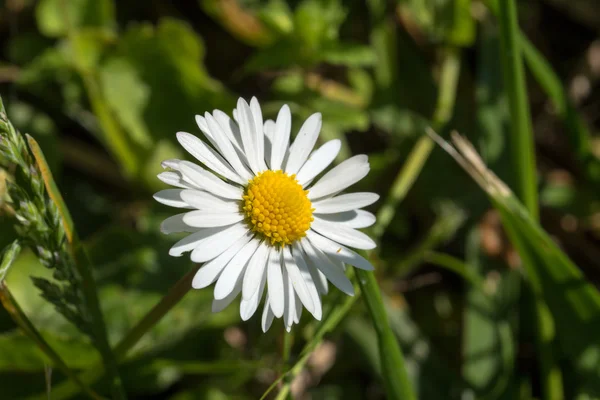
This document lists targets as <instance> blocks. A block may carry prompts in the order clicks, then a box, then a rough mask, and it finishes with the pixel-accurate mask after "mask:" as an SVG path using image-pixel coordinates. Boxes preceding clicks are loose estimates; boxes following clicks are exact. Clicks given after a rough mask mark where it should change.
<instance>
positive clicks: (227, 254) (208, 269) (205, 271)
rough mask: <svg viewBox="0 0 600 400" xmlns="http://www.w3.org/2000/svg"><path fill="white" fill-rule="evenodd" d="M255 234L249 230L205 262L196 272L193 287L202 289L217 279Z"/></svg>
mask: <svg viewBox="0 0 600 400" xmlns="http://www.w3.org/2000/svg"><path fill="white" fill-rule="evenodd" d="M253 236H254V235H253V234H252V233H251V232H248V233H247V234H246V235H244V236H242V237H241V238H239V239H238V240H237V241H236V242H235V243H234V244H232V245H231V247H229V248H228V249H227V250H225V251H224V252H222V253H221V254H220V255H219V256H218V257H216V258H214V259H212V260H211V261H209V262H207V263H206V264H204V265H203V266H202V268H200V269H199V270H198V272H196V275H195V276H194V280H193V281H192V287H193V288H194V289H202V288H205V287H207V286H208V285H210V284H211V283H213V282H214V281H215V280H217V278H218V277H219V275H220V274H221V271H223V269H224V268H225V266H226V265H227V264H228V263H229V261H230V260H231V259H232V258H233V257H234V256H235V255H236V254H237V253H238V252H239V251H240V250H241V249H242V247H244V245H245V244H246V243H248V242H249V241H250V239H252V237H253Z"/></svg>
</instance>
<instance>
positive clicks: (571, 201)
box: [0, 0, 600, 400]
mask: <svg viewBox="0 0 600 400" xmlns="http://www.w3.org/2000/svg"><path fill="white" fill-rule="evenodd" d="M147 3H148V4H146V2H138V1H134V0H119V1H113V0H40V1H38V2H34V1H31V0H25V1H17V2H15V1H12V2H7V3H6V7H5V8H6V10H5V11H6V12H5V13H0V17H2V16H4V17H6V18H0V28H2V29H0V39H1V41H2V44H3V46H2V48H1V49H0V57H1V62H0V80H1V81H2V82H3V85H2V87H0V92H1V94H2V98H3V100H4V101H5V102H6V104H5V105H6V110H4V106H2V109H1V110H0V250H2V258H1V262H0V300H1V302H2V305H3V306H2V307H0V393H2V395H0V397H2V398H7V399H8V398H10V399H21V398H29V399H47V398H49V397H51V398H53V399H55V400H56V399H70V398H80V397H82V396H86V397H89V398H104V397H102V396H105V397H109V398H119V397H121V398H122V397H125V396H128V397H130V398H146V397H152V398H172V399H175V400H186V399H196V398H202V399H204V398H206V399H209V400H210V399H214V400H219V399H256V398H261V397H262V398H276V399H284V398H290V396H291V397H294V398H296V397H297V398H304V397H312V398H315V399H321V398H323V399H324V398H327V399H342V398H343V399H381V398H390V399H396V398H406V399H408V398H419V399H425V400H429V399H431V400H434V399H462V398H477V399H489V400H491V399H512V398H523V399H532V398H540V399H541V400H554V399H561V398H564V399H572V398H573V399H575V398H581V399H583V398H597V397H600V385H599V384H598V382H600V369H599V368H598V365H600V358H599V357H600V356H599V355H600V342H599V339H598V337H597V334H596V333H597V332H598V330H599V328H600V326H599V322H598V321H600V293H599V292H598V290H597V287H598V282H599V278H598V273H597V271H598V268H599V267H600V263H599V262H598V260H600V250H599V246H598V240H599V238H600V228H599V227H600V225H599V223H598V211H599V204H600V203H599V200H598V191H597V190H596V189H597V188H598V182H599V180H598V179H599V178H598V177H599V176H600V175H599V171H600V168H599V167H598V166H599V165H600V164H599V162H598V148H597V147H598V138H597V137H596V136H597V135H596V133H597V131H598V118H597V117H598V116H597V112H596V109H595V108H594V105H595V104H596V103H597V97H598V90H597V89H598V88H597V86H598V85H597V75H598V73H597V65H596V64H597V60H596V58H594V55H596V56H597V54H596V52H595V50H597V49H596V47H597V46H596V47H595V45H594V43H595V42H597V40H598V37H597V31H594V28H595V27H596V26H598V25H599V24H600V20H598V19H597V17H595V15H596V14H595V13H593V12H590V11H588V12H583V13H582V12H581V10H582V9H585V8H584V5H585V4H587V1H586V0H574V1H572V2H564V1H559V2H557V1H547V2H539V4H538V3H536V4H534V5H532V4H528V3H525V2H514V1H510V2H506V1H500V2H499V1H491V0H490V1H486V2H478V1H471V0H402V1H385V0H369V1H367V2H356V1H354V2H346V1H342V0H295V1H285V0H266V1H259V0H198V1H196V2H185V1H177V2H168V1H158V2H147ZM513 3H518V5H519V8H518V11H519V15H520V19H519V20H518V22H519V23H520V25H518V24H517V18H516V8H510V7H509V8H508V9H507V6H512V5H513ZM591 9H592V10H593V7H592V8H591ZM556 10H560V12H556ZM507 11H508V12H507ZM582 15H583V16H584V17H582ZM594 18H595V19H594ZM589 21H592V24H591V25H590V23H589ZM583 26H591V27H592V29H591V30H590V29H581V28H582V27H583ZM519 28H520V29H519ZM523 32H527V36H528V37H529V38H527V37H526V36H525V34H524V33H523ZM557 32H558V34H557ZM521 59H522V60H521ZM525 78H526V81H525ZM586 83H587V85H586ZM582 88H583V89H585V90H583V89H582ZM586 93H587V94H586ZM253 95H256V96H257V97H258V99H259V101H260V104H261V107H262V110H263V113H264V118H265V120H266V119H275V118H276V116H277V112H278V111H279V109H280V107H281V106H282V105H283V104H287V105H289V107H290V110H291V112H292V114H293V119H292V138H293V137H294V136H295V135H296V134H297V132H298V131H299V129H300V126H301V124H302V123H303V121H304V120H305V119H306V118H307V117H308V116H310V115H311V114H313V113H315V112H320V113H321V114H322V119H323V125H322V132H321V136H320V138H319V143H318V145H321V144H322V143H324V142H325V141H327V140H331V139H339V140H340V141H341V143H342V147H341V151H340V153H339V155H338V158H337V160H336V162H339V161H341V160H343V159H345V158H348V157H350V156H352V155H354V154H368V155H369V161H370V166H371V171H370V174H369V175H368V176H367V178H365V179H364V180H362V181H361V182H360V183H357V184H356V185H355V186H354V187H353V188H352V191H374V192H377V193H379V194H380V195H381V200H380V201H379V202H378V203H376V204H375V205H374V206H373V207H372V208H370V209H369V211H371V212H373V213H375V214H376V216H377V222H376V223H375V225H374V226H373V227H371V228H370V229H369V231H368V233H369V235H370V236H371V237H373V238H375V240H376V242H377V245H378V247H377V248H376V249H375V250H373V251H370V252H369V254H367V255H366V257H368V258H369V260H370V261H371V262H372V263H373V265H374V266H375V272H374V274H372V273H368V274H365V273H360V275H359V276H356V275H358V274H355V273H354V271H353V269H352V268H349V270H348V271H347V272H348V275H349V276H350V277H351V278H352V279H353V281H354V287H355V292H356V295H355V296H354V297H348V296H345V295H342V294H340V293H339V292H338V291H337V290H335V289H333V288H330V293H329V294H328V295H326V296H324V297H323V307H324V308H323V318H322V320H321V321H315V320H314V319H312V318H309V316H307V315H306V314H307V313H305V315H304V316H303V318H302V320H301V323H300V324H299V325H298V326H296V327H295V328H294V330H293V331H292V333H291V334H290V335H284V334H283V330H282V329H281V325H278V324H277V322H275V324H274V326H273V327H272V328H271V330H270V331H269V332H268V333H267V334H263V333H262V332H261V328H260V325H261V324H260V317H258V318H256V317H254V318H253V319H251V320H249V321H247V322H242V321H241V319H240V316H239V308H238V305H239V303H238V304H236V302H234V303H233V304H232V305H231V306H230V307H228V308H227V309H225V310H223V311H222V312H220V313H212V311H211V307H212V301H213V292H212V289H211V288H206V289H203V290H194V291H192V290H191V279H192V277H193V275H194V272H195V270H196V268H197V267H198V266H196V265H192V263H191V262H190V261H189V259H188V258H187V257H181V258H174V257H171V256H169V255H168V251H169V248H170V247H171V246H172V245H173V243H175V242H176V241H177V240H178V239H180V238H181V237H180V236H179V235H177V234H173V235H172V236H164V235H162V234H161V233H160V225H161V222H162V221H163V220H164V219H165V218H167V217H168V216H170V215H171V211H172V210H169V211H168V212H167V210H166V209H165V208H163V207H162V206H159V205H157V204H155V202H153V200H152V197H151V194H152V193H153V192H155V191H157V190H160V189H163V188H164V184H163V183H162V182H160V181H159V180H158V179H156V175H157V174H158V173H160V172H162V171H163V168H162V166H161V162H162V161H164V160H166V159H183V158H186V157H188V158H190V159H191V156H190V155H189V154H187V153H186V152H185V151H183V149H182V148H181V146H180V145H179V144H178V143H177V141H176V137H175V134H176V132H179V131H187V132H190V133H192V134H194V135H197V136H199V137H201V136H202V134H201V133H200V131H199V129H198V126H197V125H196V123H195V120H194V116H195V115H196V114H198V115H203V113H204V112H207V111H209V112H210V111H212V110H214V109H220V110H223V111H224V112H226V113H228V114H230V115H231V111H232V109H233V108H234V107H235V104H236V103H235V102H236V99H237V98H238V97H240V96H241V97H244V98H246V99H248V98H249V97H251V96H253ZM7 114H8V115H7ZM9 116H10V121H9V119H8V117H9ZM530 120H531V124H529V121H530ZM530 125H531V126H530ZM429 128H433V129H434V130H435V131H436V132H438V133H439V135H440V136H441V137H447V136H448V135H449V132H451V131H453V130H457V131H458V132H460V134H461V135H464V137H466V138H468V140H469V141H470V142H471V143H473V144H474V148H476V151H475V150H474V149H473V148H471V147H469V146H468V145H467V144H465V143H466V142H465V141H461V140H460V139H459V140H458V142H457V144H456V145H457V150H458V151H459V154H458V155H457V153H456V150H452V148H451V147H449V145H448V144H446V142H444V141H440V144H441V145H442V146H443V147H444V149H446V150H447V151H449V152H450V153H452V154H453V155H454V156H456V157H457V159H458V163H459V165H457V163H456V161H455V160H453V159H452V158H451V157H448V156H447V154H445V153H444V152H442V151H439V149H438V148H436V146H435V142H434V141H433V140H432V139H431V137H430V136H428V135H426V134H425V132H426V131H427V130H428V129H429ZM19 132H23V133H27V135H21V134H20V133H19ZM534 133H535V135H534ZM34 138H35V139H34ZM477 154H480V155H481V159H483V162H482V161H480V160H479V158H478V156H477ZM534 159H535V160H536V162H535V165H534V163H533V162H532V160H534ZM484 163H485V164H484ZM461 166H462V167H463V169H466V170H467V172H468V173H469V174H471V177H472V178H475V181H476V183H477V184H478V185H479V187H478V186H477V185H473V182H472V179H470V177H469V174H465V173H464V171H463V170H461ZM491 171H493V173H492V172H491ZM497 176H498V177H499V178H498V177H497ZM503 182H506V184H504V183H503ZM508 187H510V188H511V189H512V190H508ZM482 189H483V190H482ZM513 191H514V192H515V193H517V194H518V195H519V196H520V198H521V201H522V202H523V203H524V204H526V205H527V209H526V208H525V206H524V205H523V204H521V202H520V201H519V200H517V198H516V196H515V195H513V194H512V193H513ZM486 196H487V197H486ZM537 196H539V200H537V199H536V197H537ZM63 197H64V199H63ZM538 203H539V204H538ZM537 206H539V207H540V210H541V213H540V215H541V219H540V221H538V220H537V216H536V215H535V214H536V211H535V208H536V207H537ZM75 228H79V229H78V231H79V233H80V235H81V236H79V235H78V234H77V230H76V229H75ZM32 278H33V279H32ZM363 300H365V301H363ZM49 372H52V373H51V379H50V380H47V377H48V375H49ZM405 372H406V373H405ZM119 376H120V377H121V379H122V387H123V388H125V389H124V390H123V391H120V390H119V389H118V388H119V386H121V385H120V384H119V378H118V377H119ZM111 387H112V388H117V391H116V392H111Z"/></svg>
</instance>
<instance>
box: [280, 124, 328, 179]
mask: <svg viewBox="0 0 600 400" xmlns="http://www.w3.org/2000/svg"><path fill="white" fill-rule="evenodd" d="M320 132H321V113H315V114H313V115H311V116H310V117H308V119H307V120H306V121H305V122H304V124H303V125H302V127H301V128H300V132H298V135H297V136H296V139H295V140H294V143H293V144H292V145H291V146H290V157H289V158H288V161H287V163H286V165H285V172H286V173H288V174H296V173H298V171H299V170H300V168H302V165H304V162H305V161H306V159H307V158H308V155H309V154H310V152H311V151H312V149H313V147H315V143H316V142H317V138H318V137H319V133H320Z"/></svg>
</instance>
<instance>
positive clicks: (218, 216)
mask: <svg viewBox="0 0 600 400" xmlns="http://www.w3.org/2000/svg"><path fill="white" fill-rule="evenodd" d="M243 219H244V216H243V215H242V214H240V213H239V212H235V213H232V212H227V213H223V212H214V211H208V210H196V211H190V212H188V213H186V214H185V216H184V217H183V222H185V224H187V225H189V226H191V227H195V228H212V227H215V226H225V225H231V224H234V223H236V222H240V221H241V220H243Z"/></svg>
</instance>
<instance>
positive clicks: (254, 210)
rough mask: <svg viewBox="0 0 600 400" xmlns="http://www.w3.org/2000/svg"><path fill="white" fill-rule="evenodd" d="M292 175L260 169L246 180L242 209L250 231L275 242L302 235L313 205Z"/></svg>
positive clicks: (277, 243) (309, 221) (290, 241)
mask: <svg viewBox="0 0 600 400" xmlns="http://www.w3.org/2000/svg"><path fill="white" fill-rule="evenodd" d="M307 194H308V191H307V190H303V189H302V186H300V184H299V183H298V181H297V180H296V176H295V175H288V174H286V173H285V172H283V171H281V170H279V171H264V172H261V173H260V174H258V175H257V176H255V177H254V178H253V179H251V180H250V181H249V182H248V186H247V187H246V190H245V192H244V198H243V200H242V209H243V212H244V213H245V214H246V220H247V222H248V225H249V226H250V228H251V229H252V231H254V232H256V233H258V234H259V235H261V236H263V237H264V238H265V239H266V240H267V242H270V243H271V244H272V245H275V246H285V245H286V244H291V243H292V242H294V241H295V240H298V239H300V238H301V237H304V236H305V235H306V231H307V230H308V228H310V223H311V222H312V220H313V216H312V213H313V211H314V208H312V204H311V203H310V200H309V199H308V196H307Z"/></svg>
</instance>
